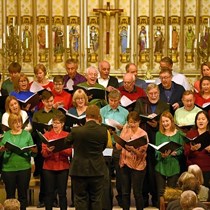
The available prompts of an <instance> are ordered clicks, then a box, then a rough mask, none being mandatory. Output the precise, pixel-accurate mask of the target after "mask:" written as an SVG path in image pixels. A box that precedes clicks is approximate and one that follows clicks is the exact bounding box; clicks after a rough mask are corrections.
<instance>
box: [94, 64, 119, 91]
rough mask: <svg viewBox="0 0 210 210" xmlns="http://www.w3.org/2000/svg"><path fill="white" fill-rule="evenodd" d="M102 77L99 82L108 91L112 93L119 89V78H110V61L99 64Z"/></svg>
mask: <svg viewBox="0 0 210 210" xmlns="http://www.w3.org/2000/svg"><path fill="white" fill-rule="evenodd" d="M98 69H99V73H100V76H99V78H98V80H97V82H98V83H99V84H100V85H103V86H104V87H105V88H106V90H107V91H109V92H110V91H111V90H113V89H115V88H118V87H119V84H118V80H117V78H115V77H113V76H110V75H109V74H110V63H109V62H108V61H105V60H103V61H101V62H99V64H98Z"/></svg>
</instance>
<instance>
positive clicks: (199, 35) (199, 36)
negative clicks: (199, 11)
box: [198, 33, 201, 43]
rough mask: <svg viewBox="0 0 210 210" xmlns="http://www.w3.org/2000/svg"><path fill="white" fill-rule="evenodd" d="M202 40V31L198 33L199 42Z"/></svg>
mask: <svg viewBox="0 0 210 210" xmlns="http://www.w3.org/2000/svg"><path fill="white" fill-rule="evenodd" d="M200 41H201V33H199V34H198V42H199V43H200Z"/></svg>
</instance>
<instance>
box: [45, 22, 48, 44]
mask: <svg viewBox="0 0 210 210" xmlns="http://www.w3.org/2000/svg"><path fill="white" fill-rule="evenodd" d="M45 48H48V25H46V26H45Z"/></svg>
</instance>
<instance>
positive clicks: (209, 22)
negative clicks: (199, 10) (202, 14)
mask: <svg viewBox="0 0 210 210" xmlns="http://www.w3.org/2000/svg"><path fill="white" fill-rule="evenodd" d="M208 28H210V18H208Z"/></svg>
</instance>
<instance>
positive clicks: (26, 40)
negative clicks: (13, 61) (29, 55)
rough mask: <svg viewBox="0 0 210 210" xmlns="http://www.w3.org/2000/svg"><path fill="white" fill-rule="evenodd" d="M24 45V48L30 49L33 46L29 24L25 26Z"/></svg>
mask: <svg viewBox="0 0 210 210" xmlns="http://www.w3.org/2000/svg"><path fill="white" fill-rule="evenodd" d="M22 46H23V49H29V50H30V49H31V47H32V36H31V32H30V30H29V25H25V28H24V30H23V34H22Z"/></svg>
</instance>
